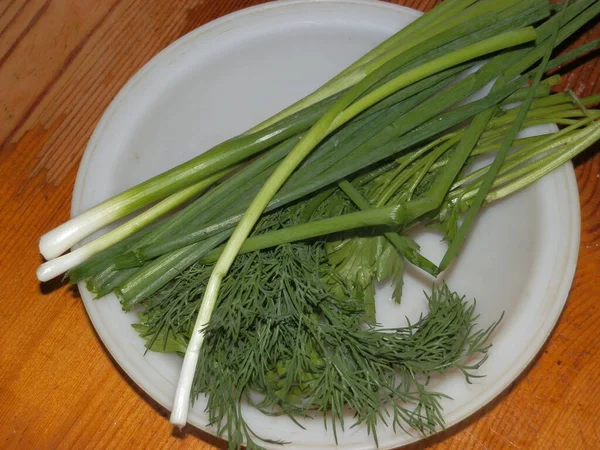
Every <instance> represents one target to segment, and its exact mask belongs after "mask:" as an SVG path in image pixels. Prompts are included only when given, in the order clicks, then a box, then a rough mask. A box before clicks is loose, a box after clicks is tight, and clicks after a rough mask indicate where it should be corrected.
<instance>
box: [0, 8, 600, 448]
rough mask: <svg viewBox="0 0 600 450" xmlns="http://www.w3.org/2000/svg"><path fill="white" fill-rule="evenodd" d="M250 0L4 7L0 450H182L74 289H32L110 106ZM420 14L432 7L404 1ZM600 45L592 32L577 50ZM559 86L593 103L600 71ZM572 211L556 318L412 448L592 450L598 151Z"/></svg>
mask: <svg viewBox="0 0 600 450" xmlns="http://www.w3.org/2000/svg"><path fill="white" fill-rule="evenodd" d="M257 3H262V2H261V1H260V0H259V1H252V0H222V1H219V0H168V1H165V0H54V1H51V0H0V248H1V249H2V263H1V264H0V336H1V340H0V447H2V448H18V449H29V448H35V449H46V448H84V447H87V448H193V449H202V450H208V449H212V448H215V447H214V446H217V447H219V446H222V445H223V443H222V442H220V441H217V440H215V439H213V438H211V437H210V436H207V435H204V434H202V433H200V432H197V431H194V430H189V431H188V432H187V433H185V434H178V433H174V432H173V431H172V429H171V427H170V426H169V424H168V421H167V419H166V412H165V411H163V410H162V409H161V408H160V407H158V406H157V405H156V404H154V403H153V402H152V400H151V399H149V398H148V397H147V396H146V395H145V394H143V393H142V392H141V391H140V390H139V389H137V388H136V386H134V385H133V384H132V383H131V382H130V381H129V380H128V378H127V377H126V376H125V375H124V374H123V373H122V372H121V371H120V370H119V368H118V367H117V366H116V364H115V363H114V362H113V361H112V360H111V358H110V357H109V355H108V353H107V352H106V350H105V349H104V348H103V347H102V345H101V343H100V341H99V339H98V337H97V336H96V334H95V332H94V330H93V328H92V326H91V324H90V322H89V320H88V319H87V316H86V313H85V311H84V308H83V305H82V303H81V301H80V299H79V297H78V294H77V291H76V290H74V289H73V288H71V287H69V286H65V285H62V284H61V283H59V282H53V283H48V284H45V285H40V284H38V283H37V281H36V279H35V273H34V272H35V268H36V267H37V266H38V264H39V263H40V261H41V257H40V256H39V254H38V251H37V241H38V238H39V236H40V235H41V234H42V233H43V232H45V231H48V230H49V229H51V228H53V227H54V226H56V225H58V224H59V223H61V222H63V221H64V220H66V219H67V218H68V216H69V207H70V199H71V191H72V188H73V183H74V179H75V174H76V171H77V167H78V164H79V161H80V157H81V155H82V153H83V150H84V148H85V146H86V143H87V140H88V139H89V137H90V135H91V133H92V131H93V129H94V126H95V125H96V123H97V122H98V120H99V118H100V116H101V114H102V112H103V111H104V109H105V108H106V107H107V105H108V104H109V102H110V101H111V100H112V98H113V97H114V96H115V94H116V93H117V92H118V90H119V89H120V88H121V86H123V84H124V83H125V82H126V80H127V79H128V78H129V77H131V76H132V75H133V74H134V73H135V72H136V71H137V70H138V69H139V68H140V67H142V65H143V64H144V63H146V62H147V61H148V60H149V59H150V58H151V57H152V56H153V55H155V54H156V53H157V52H159V51H160V50H161V49H163V48H164V47H166V46H167V45H168V44H169V43H171V42H173V41H174V40H175V39H177V38H178V37H180V36H182V35H183V34H185V33H187V32H188V31H190V30H192V29H194V28H196V27H198V26H200V25H202V24H203V23H206V22H208V21H210V20H212V19H215V18H217V17H219V16H222V15H224V14H227V13H229V12H232V11H234V10H237V9H240V8H243V7H247V6H251V5H253V4H257ZM398 3H400V4H405V5H407V6H411V7H414V8H417V9H421V10H426V9H429V8H430V7H431V6H432V5H433V4H435V3H437V2H436V0H412V1H411V0H407V1H399V2H398ZM599 35H600V27H598V26H597V27H596V28H595V29H593V28H592V27H589V28H588V29H587V31H586V33H585V35H584V36H583V38H582V39H584V40H585V39H590V38H592V36H595V37H598V36H599ZM585 62H586V63H585V65H583V66H581V67H579V68H577V69H575V70H574V71H572V73H571V76H570V77H569V78H568V80H567V82H566V85H567V87H568V88H570V89H573V90H574V91H575V92H576V93H577V94H579V95H586V94H591V93H598V92H600V83H599V81H598V78H599V74H600V58H598V57H597V56H596V57H588V58H587V59H586V61H585ZM576 172H577V180H578V184H579V190H580V198H581V208H582V235H581V248H580V256H579V261H578V268H577V274H576V278H575V282H574V284H573V288H572V290H571V293H570V296H569V300H568V304H567V307H566V309H565V311H564V313H563V315H562V317H561V319H560V322H559V324H558V326H557V328H556V329H555V330H554V332H553V334H552V337H551V339H550V341H549V342H548V344H547V345H546V346H545V347H544V349H543V351H542V352H541V354H540V356H539V358H538V359H537V360H536V361H535V362H534V363H533V364H532V366H531V367H530V368H529V369H528V370H527V371H526V372H525V373H524V374H523V376H521V377H520V379H519V380H518V381H517V382H515V383H514V385H513V386H512V387H511V388H510V389H509V390H508V391H507V392H505V393H504V394H503V395H502V396H501V397H500V398H499V399H497V400H496V401H494V402H493V403H492V404H491V405H489V406H488V407H486V408H485V410H483V411H481V412H479V413H478V414H476V415H475V416H474V417H472V418H470V419H469V420H467V421H466V422H465V423H462V424H459V425H458V426H456V427H454V428H452V429H450V430H448V431H447V432H444V433H442V434H441V435H438V436H435V437H433V438H431V439H429V440H427V441H425V442H422V443H420V444H418V445H416V446H413V447H412V448H427V447H432V448H436V449H450V448H454V449H480V448H481V449H499V448H516V449H544V450H546V449H575V448H586V449H595V448H600V390H599V389H597V386H598V385H599V384H600V339H598V332H597V329H598V328H599V325H598V324H600V309H599V308H598V300H600V279H599V277H598V275H599V269H600V153H599V152H598V147H596V148H595V149H592V150H590V151H588V152H587V154H586V155H584V156H583V157H581V158H579V159H578V160H577V161H576Z"/></svg>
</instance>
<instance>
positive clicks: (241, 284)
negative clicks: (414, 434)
mask: <svg viewBox="0 0 600 450" xmlns="http://www.w3.org/2000/svg"><path fill="white" fill-rule="evenodd" d="M280 219H281V218H276V217H271V224H272V225H273V226H274V227H277V226H278V225H277V224H278V223H279V221H280ZM265 228H267V229H268V227H265ZM211 269H212V267H211V266H204V265H201V264H199V263H197V264H194V265H193V266H191V267H190V268H189V269H187V270H186V271H184V272H183V273H181V274H180V275H179V276H178V277H177V278H176V279H175V280H174V282H173V283H171V285H170V286H169V288H168V289H164V290H162V291H161V292H160V293H159V294H156V295H155V296H153V297H151V298H150V299H148V300H147V301H146V302H145V303H144V305H145V306H146V308H147V309H146V312H145V313H142V314H141V323H140V324H139V325H137V326H136V328H137V329H138V330H139V331H140V332H141V334H142V336H143V337H145V338H146V340H147V346H148V348H150V349H152V350H155V351H176V352H180V353H181V352H183V351H185V347H186V345H187V342H188V340H189V334H190V332H191V328H192V326H193V323H194V321H195V316H196V314H197V311H198V309H199V307H200V302H201V299H202V297H203V294H204V289H205V286H206V283H207V281H208V278H209V275H210V271H211ZM428 305H429V313H428V314H427V315H422V316H421V317H419V319H418V320H417V321H416V322H414V323H411V322H408V324H407V326H405V327H402V328H392V329H383V328H381V327H378V326H374V325H372V326H365V322H364V318H365V313H366V306H365V302H364V298H363V294H362V290H361V289H354V288H353V287H352V286H351V285H348V284H347V283H345V282H344V278H343V277H341V276H340V275H339V274H338V273H337V272H336V271H335V270H334V269H333V268H332V266H331V265H329V264H328V263H327V258H326V255H325V252H324V243H323V242H312V243H294V244H285V245H280V246H278V247H275V248H273V249H269V250H262V251H257V252H252V253H248V254H245V255H241V256H240V257H238V258H237V259H236V262H235V263H234V266H233V267H232V270H231V272H230V274H229V275H228V276H227V277H226V278H225V279H224V285H223V290H222V292H221V295H220V296H219V305H218V308H217V309H216V310H215V314H214V316H213V319H212V320H211V322H210V324H209V325H208V326H207V328H206V329H205V333H206V340H205V345H204V346H203V348H202V352H201V355H200V358H199V364H198V368H197V371H196V374H197V376H196V378H195V380H194V385H193V396H194V397H197V396H198V395H205V396H206V397H207V402H208V403H207V413H208V418H209V424H211V425H214V426H216V427H217V430H218V433H219V434H220V435H225V436H227V439H228V441H229V447H230V448H232V449H233V448H239V447H240V446H241V445H242V444H244V445H247V447H248V448H259V447H260V446H259V444H258V443H257V442H258V441H260V440H263V441H264V440H267V441H269V439H268V438H265V437H258V436H256V435H255V434H254V433H253V431H252V429H251V428H250V426H249V425H248V424H247V423H246V422H245V421H244V418H243V416H242V414H241V405H242V404H243V403H248V404H251V405H253V406H254V407H256V408H258V409H259V410H260V411H262V412H263V413H264V414H268V415H286V416H288V417H290V418H291V419H292V420H293V421H295V422H296V423H298V424H299V422H298V419H299V418H302V417H313V418H314V417H318V416H319V415H321V416H322V419H323V420H324V423H325V426H326V427H328V428H330V429H331V430H332V432H333V435H334V436H335V437H336V439H337V433H338V432H339V430H340V429H341V430H344V429H346V428H347V427H348V424H347V423H346V422H347V421H348V416H347V411H348V410H350V411H352V412H353V414H354V416H353V418H352V424H350V426H356V425H365V426H367V428H368V431H369V433H370V434H371V435H372V436H373V438H374V440H375V443H377V424H378V423H379V422H383V423H385V424H387V425H388V426H392V427H393V428H394V430H396V429H402V430H405V431H407V432H411V431H414V430H417V431H418V432H421V433H424V434H427V433H431V432H433V431H435V430H436V429H438V428H439V427H443V425H444V419H443V416H442V406H441V403H440V400H441V399H442V398H444V397H445V395H444V394H442V393H439V392H435V391H431V390H429V389H428V387H427V384H428V380H429V377H430V376H431V375H433V374H435V373H442V372H444V371H446V370H448V369H451V368H454V369H457V370H460V371H462V372H463V373H464V375H465V377H466V379H467V381H470V379H471V378H472V377H474V376H477V375H476V374H475V373H474V372H475V371H476V370H477V369H478V368H479V367H480V365H481V364H482V363H483V361H485V354H486V352H487V350H488V344H486V341H487V338H488V337H489V335H490V334H491V332H492V331H493V329H494V327H495V326H496V323H495V324H493V325H492V326H491V327H489V328H487V329H483V330H476V321H477V315H476V313H475V304H474V303H469V302H467V301H465V299H464V297H460V296H458V295H457V294H456V293H453V292H451V291H450V290H449V288H448V287H447V286H446V285H442V286H439V287H436V288H434V290H433V292H432V294H431V295H430V296H428ZM269 442H272V441H269Z"/></svg>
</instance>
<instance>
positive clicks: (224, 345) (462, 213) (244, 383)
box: [38, 0, 600, 448]
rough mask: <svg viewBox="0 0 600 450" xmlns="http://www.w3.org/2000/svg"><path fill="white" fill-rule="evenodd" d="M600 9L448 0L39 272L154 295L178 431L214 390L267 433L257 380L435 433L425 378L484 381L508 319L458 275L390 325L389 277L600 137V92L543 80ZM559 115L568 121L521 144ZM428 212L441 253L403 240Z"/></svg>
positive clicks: (74, 224) (147, 324) (225, 429)
mask: <svg viewBox="0 0 600 450" xmlns="http://www.w3.org/2000/svg"><path fill="white" fill-rule="evenodd" d="M599 12H600V2H598V1H593V0H577V1H567V2H563V3H558V4H554V3H550V2H549V1H547V0H480V1H477V0H446V1H445V2H443V3H442V4H440V5H439V6H437V7H436V8H434V9H433V10H432V11H430V12H428V13H427V14H425V15H423V16H422V17H420V18H419V19H418V20H416V21H415V22H413V23H411V24H410V25H409V26H407V27H406V28H404V29H402V30H400V31H399V32H398V33H397V34H395V35H394V36H392V37H391V38H389V39H388V40H386V41H385V42H383V43H382V44H380V45H379V46H378V47H376V48H375V49H374V50H372V51H371V52H369V53H368V54H366V55H365V56H363V57H362V58H360V59H359V60H358V61H356V62H355V63H354V64H352V65H351V66H350V67H348V68H347V69H345V70H344V71H343V72H341V73H340V74H338V75H337V76H336V77H335V78H333V79H332V80H331V81H329V82H328V83H326V84H325V85H324V86H322V87H321V88H319V89H318V90H317V91H315V92H314V93H313V94H311V95H309V96H307V97H306V98H304V99H302V100H300V101H299V102H297V103H296V104H294V105H292V106H290V107H289V108H287V109H285V110H284V111H282V112H280V113H279V114H277V115H275V116H273V117H272V118H271V119H269V120H267V121H265V122H263V123H261V124H259V125H257V126H256V127H254V128H253V129H251V130H249V131H248V132H246V133H244V134H242V135H239V136H236V137H234V138H232V139H230V140H228V141H225V142H223V143H222V144H219V145H217V146H216V147H214V148H212V149H210V150H208V151H206V152H204V153H202V154H201V155H199V156H197V157H196V158H194V159H192V160H190V161H189V162H186V163H184V164H182V165H180V166H178V167H176V168H174V169H171V170H169V171H167V172H165V173H163V174H161V175H158V176H156V177H154V178H152V179H150V180H148V181H146V182H144V183H141V184H140V185H138V186H135V187H133V188H131V189H129V190H128V191H126V192H123V193H122V194H119V195H117V196H115V197H114V198H111V199H109V200H107V201H105V202H103V203H101V204H100V205H98V206H96V207H94V208H92V209H90V210H89V211H86V212H85V213H83V214H81V215H80V216H78V217H75V218H73V219H72V220H70V221H69V222H66V223H65V224H63V225H61V226H59V227H58V228H56V229H55V230H52V231H50V232H49V233H47V234H46V235H44V236H42V238H41V240H40V251H41V253H42V254H43V255H44V257H45V258H47V259H48V261H47V262H46V263H44V264H43V265H42V266H41V267H40V268H39V269H38V278H39V279H40V280H41V281H46V280H48V279H51V278H53V277H55V276H58V275H60V274H63V273H65V272H68V275H69V278H70V280H71V281H72V282H79V281H82V280H85V281H86V282H87V286H88V288H89V289H90V290H91V291H92V292H95V293H96V294H97V295H98V296H99V297H101V296H104V295H105V294H107V293H110V292H115V293H117V295H118V297H119V298H120V300H121V302H122V305H123V308H124V309H125V310H131V309H132V308H133V307H134V306H135V305H143V306H144V312H143V313H142V314H141V316H140V323H139V324H138V325H136V327H137V329H138V331H139V332H140V334H141V336H142V337H143V338H145V339H146V340H147V347H148V348H149V349H151V350H155V351H168V352H178V353H182V354H185V357H184V363H183V369H182V372H181V376H180V381H179V385H178V388H177V393H176V398H175V405H174V408H173V412H172V416H171V422H172V423H173V424H175V425H178V426H183V425H184V424H185V423H186V420H187V419H186V418H187V411H188V406H189V400H190V398H192V399H193V398H195V396H197V395H199V394H205V395H207V397H208V413H209V417H210V421H211V423H213V424H216V425H217V426H218V427H219V432H220V433H226V434H227V436H228V439H229V442H230V446H231V447H232V448H236V447H238V446H239V445H241V444H242V443H244V442H245V443H246V444H247V445H249V446H254V445H256V444H255V443H254V439H255V438H256V437H255V436H253V434H252V432H251V430H250V429H249V428H248V426H247V425H246V424H245V422H244V420H243V418H242V417H241V414H240V412H239V409H238V408H237V407H236V405H237V403H238V402H239V401H241V400H242V399H245V400H246V401H251V400H250V396H249V393H250V392H252V391H254V392H260V393H261V394H262V396H263V400H261V401H260V402H259V403H256V402H252V403H253V404H254V406H256V407H257V408H259V409H261V410H263V411H264V412H266V413H268V414H286V415H289V416H290V417H292V418H294V417H301V416H304V415H307V414H310V413H311V412H314V411H320V412H328V413H330V414H329V417H330V420H331V421H332V422H333V429H334V432H335V429H336V428H335V423H336V421H339V422H340V424H341V425H342V426H343V414H344V413H343V409H344V408H347V407H350V408H351V409H352V410H354V411H355V412H356V421H357V422H358V423H365V424H367V426H368V427H369V430H370V431H372V432H373V433H374V436H375V439H376V433H375V426H376V423H377V421H378V420H384V415H383V414H382V413H381V410H382V408H383V407H384V406H387V407H388V408H391V412H390V410H388V414H390V417H392V423H393V425H394V426H396V425H398V426H400V427H410V428H416V429H418V430H421V431H423V432H431V431H434V430H435V429H436V427H438V426H439V425H443V418H442V416H441V406H440V404H439V401H438V400H439V397H440V396H441V394H437V393H434V392H429V391H428V390H427V389H426V385H425V384H423V382H422V381H419V380H420V379H421V378H420V377H421V375H425V376H428V375H430V374H431V373H434V372H441V371H443V370H446V369H448V368H450V367H454V368H458V369H460V370H462V371H463V372H464V373H465V375H466V376H467V379H468V377H470V376H473V374H472V371H473V370H474V369H476V368H477V367H478V366H479V363H478V364H476V365H475V366H470V367H466V366H465V365H464V361H465V360H466V358H468V357H470V356H472V355H476V354H480V355H484V354H485V352H486V351H487V347H486V345H484V342H485V340H486V339H487V337H488V336H489V334H490V333H491V330H492V329H493V326H492V327H490V328H488V329H486V330H481V331H475V328H474V325H475V320H476V316H475V314H474V310H473V307H472V306H469V305H467V303H466V302H465V301H464V299H463V298H462V297H459V296H458V295H457V294H455V293H453V292H451V291H450V290H449V289H448V288H447V287H445V286H443V287H441V288H438V289H435V290H434V292H433V293H432V294H431V296H430V297H429V305H430V313H429V315H427V316H426V317H423V318H422V319H421V320H420V321H419V322H418V323H416V324H409V326H408V327H407V328H402V329H396V330H386V331H385V332H384V331H382V330H380V329H378V328H376V327H374V324H373V322H374V309H373V308H374V306H373V305H374V288H373V286H374V284H375V282H376V281H378V280H381V279H385V278H388V277H394V278H395V279H396V292H395V296H396V297H397V299H399V297H400V294H401V286H402V283H401V276H402V270H403V267H404V264H405V262H409V263H410V264H413V265H415V266H417V267H419V268H420V269H422V270H424V271H426V272H428V273H430V274H432V275H435V276H437V275H439V274H440V273H441V272H442V271H443V270H444V269H446V268H447V267H448V266H449V264H450V263H451V262H452V261H453V260H454V258H455V257H456V256H457V254H458V253H459V251H460V248H461V245H462V243H463V242H464V240H465V238H466V236H467V235H468V233H469V230H470V229H471V226H472V224H473V220H474V218H475V216H476V214H477V213H478V211H479V210H480V208H481V207H482V206H484V205H486V204H488V203H491V202H493V201H495V200H498V199H500V198H503V197H506V196H507V195H509V194H511V193H513V192H515V191H517V190H519V189H521V188H523V187H525V186H528V185H529V184H531V183H533V182H534V181H536V180H538V179H539V178H540V177H542V176H544V175H545V174H547V173H549V172H550V171H552V170H554V169H555V168H557V167H559V166H560V165H562V164H563V163H565V162H566V161H568V160H569V159H571V158H573V157H574V156H576V155H577V154H579V153H580V152H582V151H583V150H585V149H586V148H588V147H589V146H590V145H592V144H593V143H594V142H596V141H597V140H599V139H600V123H599V122H598V118H600V111H597V110H593V109H589V108H590V107H591V106H593V105H594V104H595V103H597V102H598V101H600V98H596V97H591V98H584V99H578V98H576V97H575V96H574V95H572V94H569V93H559V94H551V89H550V88H551V87H552V86H553V85H555V84H557V83H558V82H559V81H560V78H559V77H557V76H552V77H549V78H545V79H544V74H546V73H547V72H548V71H549V70H551V69H553V68H555V67H557V66H560V65H561V64H564V63H565V62H569V61H571V60H573V59H575V58H577V57H578V56H580V55H582V54H584V53H587V52H589V51H591V50H594V49H595V48H597V47H598V45H599V42H598V41H594V42H590V43H589V44H586V45H585V46H582V47H580V48H578V49H575V50H572V51H571V52H569V53H567V54H564V55H562V56H557V57H554V58H553V56H552V55H553V53H554V52H555V50H556V49H557V47H559V46H560V45H561V43H563V42H564V41H565V40H566V39H568V38H569V37H570V36H572V35H573V34H574V33H575V32H577V30H578V29H580V28H581V27H582V26H583V25H585V24H586V23H587V22H589V21H590V20H592V19H593V18H594V17H595V16H596V15H597V14H598V13H599ZM489 84H491V85H492V88H491V89H490V91H489V93H488V94H487V95H485V96H484V97H483V98H481V99H479V100H475V101H471V102H467V103H465V102H464V100H465V99H467V98H468V97H470V96H471V95H472V94H474V93H476V92H478V91H480V90H481V89H482V88H483V87H484V86H486V85H489ZM549 123H555V124H560V125H562V128H561V129H560V131H556V132H555V133H551V134H547V135H542V136H536V137H530V138H524V139H520V138H518V133H519V131H521V130H523V129H525V128H527V127H530V126H533V125H538V124H549ZM488 153H489V154H493V155H494V157H493V161H492V162H491V163H490V164H489V165H487V166H485V167H483V168H481V169H478V170H475V171H473V170H471V168H472V164H473V162H474V161H475V159H476V158H477V157H478V156H479V155H483V154H488ZM149 205H152V206H150V207H149V208H147V209H146V210H145V211H144V212H143V213H141V214H139V215H138V216H137V217H135V218H134V219H132V220H130V221H129V222H126V223H125V224H124V225H121V226H119V227H118V228H116V229H114V230H113V231H111V232H108V233H106V234H105V235H103V236H102V237H100V238H98V239H96V240H94V241H92V242H90V243H88V244H86V245H83V246H81V247H79V248H78V249H76V250H74V251H71V252H70V253H67V254H65V255H63V256H61V255H62V254H63V253H64V252H65V251H66V250H68V249H69V248H70V247H71V246H73V245H74V244H76V243H77V242H79V241H80V240H82V239H83V238H85V237H86V236H88V235H89V234H91V233H93V232H94V231H96V230H99V229H101V228H102V227H104V226H105V225H107V224H109V223H111V222H114V221H116V220H118V219H120V218H123V217H125V216H127V215H129V214H131V213H132V212H134V211H137V210H139V209H141V208H144V207H147V206H149ZM181 206H184V207H183V208H180V209H179V210H178V212H176V213H173V214H170V215H169V214H168V213H170V212H171V211H173V210H174V209H176V208H178V207H181ZM159 219H161V220H159ZM417 224H426V225H428V226H436V227H440V228H441V229H442V230H444V232H445V236H446V240H447V241H448V251H447V253H446V254H445V256H444V258H443V259H442V261H441V262H440V263H439V264H435V263H433V262H431V261H429V260H427V259H426V258H425V257H424V256H423V255H421V254H420V253H419V248H418V246H417V245H416V244H415V243H414V241H412V240H411V239H410V238H408V237H407V236H406V231H407V230H408V229H410V228H411V227H413V226H415V225H417ZM365 324H367V325H365ZM369 324H371V325H369ZM423 342H430V343H432V346H427V345H425V346H423ZM199 358H200V359H199ZM484 359H485V357H484V358H482V359H481V360H480V363H481V362H482V361H483V360H484ZM190 393H192V395H190Z"/></svg>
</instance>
